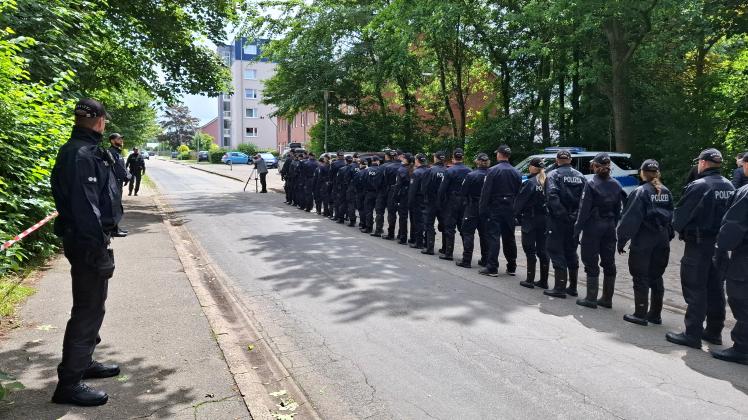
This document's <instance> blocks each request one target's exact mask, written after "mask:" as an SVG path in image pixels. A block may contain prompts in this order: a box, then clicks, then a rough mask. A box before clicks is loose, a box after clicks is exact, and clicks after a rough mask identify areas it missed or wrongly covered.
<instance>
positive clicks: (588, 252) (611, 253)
mask: <svg viewBox="0 0 748 420" xmlns="http://www.w3.org/2000/svg"><path fill="white" fill-rule="evenodd" d="M580 245H581V249H580V254H581V256H582V263H583V264H584V272H585V273H587V276H589V277H598V276H599V275H600V267H602V268H603V275H604V276H605V277H608V276H615V275H616V221H615V219H614V218H613V217H599V216H594V217H592V218H591V219H590V220H589V221H588V222H587V225H586V227H585V229H584V233H583V234H582V240H581V244H580Z"/></svg>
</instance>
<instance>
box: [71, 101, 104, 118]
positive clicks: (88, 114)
mask: <svg viewBox="0 0 748 420" xmlns="http://www.w3.org/2000/svg"><path fill="white" fill-rule="evenodd" d="M74 113H75V115H76V116H78V117H84V118H99V117H104V118H107V119H109V118H110V115H109V113H107V112H106V108H104V104H102V103H101V102H99V101H97V100H96V99H92V98H84V99H81V100H80V101H78V103H77V104H75V111H74Z"/></svg>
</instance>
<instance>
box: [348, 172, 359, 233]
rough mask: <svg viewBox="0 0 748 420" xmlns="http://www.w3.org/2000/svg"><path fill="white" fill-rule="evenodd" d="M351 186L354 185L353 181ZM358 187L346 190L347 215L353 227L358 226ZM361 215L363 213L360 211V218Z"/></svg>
mask: <svg viewBox="0 0 748 420" xmlns="http://www.w3.org/2000/svg"><path fill="white" fill-rule="evenodd" d="M351 184H353V181H351ZM356 196H357V194H356V187H354V186H353V185H349V186H348V188H346V190H345V203H346V213H347V214H348V220H349V221H350V223H351V225H355V224H356V198H357V197H356ZM360 215H361V212H360V211H359V216H360Z"/></svg>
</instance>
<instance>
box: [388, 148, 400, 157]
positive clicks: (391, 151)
mask: <svg viewBox="0 0 748 420" xmlns="http://www.w3.org/2000/svg"><path fill="white" fill-rule="evenodd" d="M387 154H388V155H390V157H395V156H397V155H399V154H402V153H397V150H394V149H390V150H389V151H388V152H387Z"/></svg>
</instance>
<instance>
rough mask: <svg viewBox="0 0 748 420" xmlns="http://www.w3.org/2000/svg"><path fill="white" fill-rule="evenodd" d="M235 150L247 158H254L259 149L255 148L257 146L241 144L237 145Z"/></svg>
mask: <svg viewBox="0 0 748 420" xmlns="http://www.w3.org/2000/svg"><path fill="white" fill-rule="evenodd" d="M236 150H238V151H240V152H242V153H244V154H245V155H248V156H254V155H255V154H256V153H257V152H258V151H259V150H260V149H258V148H257V145H255V144H252V143H242V144H240V145H239V147H237V148H236Z"/></svg>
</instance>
